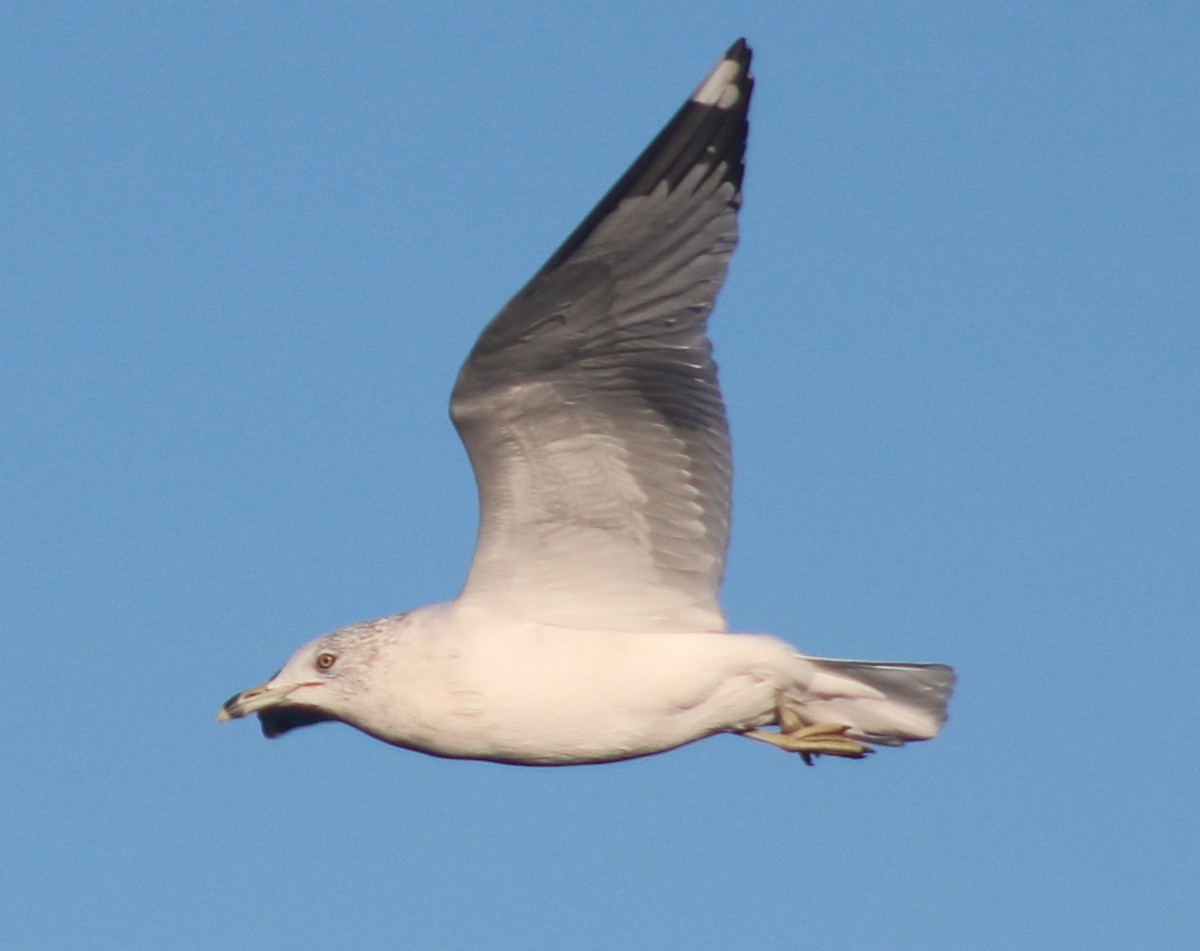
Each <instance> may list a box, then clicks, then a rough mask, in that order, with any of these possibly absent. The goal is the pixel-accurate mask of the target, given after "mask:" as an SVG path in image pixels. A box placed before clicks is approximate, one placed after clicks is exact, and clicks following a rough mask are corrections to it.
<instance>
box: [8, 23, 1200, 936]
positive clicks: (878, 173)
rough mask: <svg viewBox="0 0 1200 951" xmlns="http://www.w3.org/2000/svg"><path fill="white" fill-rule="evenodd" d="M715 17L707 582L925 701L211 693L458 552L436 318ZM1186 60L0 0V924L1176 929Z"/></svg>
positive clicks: (533, 243) (213, 929)
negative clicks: (652, 733)
mask: <svg viewBox="0 0 1200 951" xmlns="http://www.w3.org/2000/svg"><path fill="white" fill-rule="evenodd" d="M743 34H744V35H746V36H747V37H748V38H749V40H750V42H751V44H752V45H753V47H754V49H755V53H756V58H755V63H754V67H755V74H756V76H757V79H758V87H757V90H756V100H755V104H754V108H753V111H752V117H751V118H752V122H751V125H752V133H751V142H750V148H749V154H748V171H747V177H746V204H745V209H744V213H743V216H742V235H743V238H742V243H741V246H740V249H739V252H738V255H737V257H736V258H735V261H734V266H733V269H732V272H731V275H730V279H729V281H728V284H727V285H726V289H725V292H724V294H723V295H722V297H721V300H720V302H719V304H718V308H717V313H716V316H715V318H714V321H713V327H712V331H713V336H714V338H715V341H716V346H717V356H718V359H719V360H720V363H721V369H722V381H723V384H724V388H725V394H726V398H727V401H728V404H729V414H730V418H731V421H732V425H733V431H734V446H735V457H736V464H737V481H736V485H735V507H736V523H735V527H734V535H733V543H732V548H731V552H730V565H729V572H728V577H727V583H726V586H725V592H724V603H725V607H726V610H727V612H728V615H729V619H730V623H731V626H732V627H734V628H735V629H740V630H752V631H769V632H774V633H777V634H780V635H782V636H784V637H786V638H788V639H789V640H791V641H793V642H794V643H795V644H797V645H798V646H799V647H801V648H802V649H804V650H806V651H808V652H811V653H820V654H832V655H840V656H857V657H867V658H874V659H886V660H937V661H944V662H948V663H952V664H954V665H955V666H956V667H957V668H958V670H959V673H960V683H959V691H958V695H957V696H956V698H955V701H954V703H953V706H952V714H951V720H950V723H949V725H948V726H947V728H946V730H945V732H944V734H943V735H942V736H941V737H940V738H939V739H938V740H936V741H935V742H933V743H929V744H920V745H917V746H912V747H908V748H906V749H904V750H900V751H884V752H881V753H880V754H879V755H877V756H875V757H873V758H872V759H870V760H868V761H866V762H862V763H855V762H838V761H829V760H823V761H821V762H820V763H819V764H818V766H817V767H816V768H813V769H807V768H805V767H804V766H803V765H801V764H800V763H799V762H798V760H797V759H796V758H794V757H790V756H785V755H783V754H780V753H779V752H777V751H775V750H773V749H770V748H768V747H766V746H763V745H759V744H754V743H750V742H746V741H744V740H740V739H737V738H733V737H718V738H715V739H711V740H707V741H705V742H703V743H700V744H696V745H694V746H691V747H689V748H686V749H683V750H679V751H675V752H672V753H668V754H665V755H662V756H658V757H654V758H651V759H646V760H641V761H637V762H631V763H625V764H618V765H610V766H602V767H581V768H571V769H557V770H555V769H541V770H538V769H521V768H516V767H505V766H496V765H491V764H482V763H464V762H452V761H443V760H437V759H433V758H428V757H423V756H420V755H417V754H413V753H408V752H404V751H400V750H396V749H392V748H389V747H387V746H384V745H383V744H380V743H377V742H375V741H372V740H369V739H367V738H366V737H364V736H362V735H360V734H358V733H356V732H354V731H353V730H351V729H349V728H346V727H343V726H336V725H334V726H330V725H327V726H321V727H317V728H314V729H310V730H303V731H300V732H298V733H295V734H292V735H289V736H287V737H285V738H283V739H282V740H280V741H277V742H274V743H271V742H267V741H266V740H264V739H263V738H262V737H261V736H260V735H259V733H258V730H257V728H256V724H254V723H252V722H242V723H236V724H232V725H227V726H220V727H219V726H217V725H216V724H215V723H214V722H213V718H214V715H215V713H216V710H217V707H218V706H219V704H220V703H221V702H222V701H224V700H225V698H226V697H228V696H229V695H230V694H232V693H233V692H235V691H236V690H239V689H242V688H244V687H247V686H250V685H252V684H255V683H258V682H259V681H261V680H263V679H265V678H266V677H267V676H268V675H270V674H271V673H272V672H273V671H274V670H275V669H276V668H277V667H278V666H279V665H280V664H281V663H282V662H283V661H284V660H285V659H286V658H287V657H288V656H289V655H290V654H291V652H292V651H293V650H294V649H295V648H296V647H297V646H299V645H300V644H301V643H303V642H304V641H306V640H308V639H309V638H310V637H313V636H315V635H317V634H319V633H322V632H323V631H326V630H329V629H332V628H334V627H338V626H341V625H343V624H346V623H349V622H352V621H355V620H359V619H363V618H369V617H373V616H378V615H382V614H389V613H394V612H396V611H399V610H402V609H405V608H408V607H413V606H416V605H419V604H423V603H427V602H429V601H435V600H443V599H448V598H451V597H453V596H454V595H455V594H456V593H457V590H458V587H459V585H460V583H461V581H462V578H463V575H464V572H465V569H466V566H467V563H468V560H469V556H470V552H471V547H472V543H473V541H474V532H475V496H474V487H473V483H472V481H471V476H470V472H469V469H468V466H467V463H466V459H465V456H464V455H463V453H462V450H461V447H460V446H459V444H458V442H457V439H456V437H455V434H454V432H453V430H452V429H451V427H450V425H449V423H448V421H447V417H446V402H447V398H448V394H449V389H450V385H451V383H452V381H453V378H454V374H455V373H456V371H457V368H458V366H459V363H460V362H461V360H462V358H463V357H464V356H465V354H466V351H467V349H468V348H469V346H470V344H471V343H472V341H473V340H474V338H475V335H476V334H477V333H478V332H479V330H480V329H481V328H482V326H483V324H484V322H485V321H486V320H487V319H488V318H489V317H490V316H491V315H492V314H493V313H494V312H495V311H496V310H497V309H498V308H499V307H500V306H501V305H502V304H503V303H504V302H505V300H507V298H508V297H509V295H511V294H512V293H513V292H514V291H515V290H516V289H517V288H518V287H519V286H520V285H521V284H522V283H523V282H524V281H525V279H526V278H527V277H528V276H529V275H530V274H532V272H533V271H534V270H535V269H536V268H537V267H538V266H539V265H540V264H541V262H542V261H543V260H544V259H545V257H546V256H547V255H548V254H549V253H550V252H551V251H552V250H553V249H554V248H555V247H556V246H557V244H558V243H559V241H560V240H561V239H562V238H564V237H565V236H566V234H567V233H568V232H569V231H570V229H571V228H572V227H573V226H574V225H575V224H576V223H577V222H578V220H579V219H580V218H581V217H582V216H583V215H584V214H585V213H586V212H587V211H588V210H589V208H590V207H591V206H592V204H593V203H594V202H595V200H596V199H598V198H599V197H600V195H601V194H602V193H603V191H604V190H605V189H606V188H607V187H608V186H609V185H610V184H611V182H612V181H613V180H614V179H615V178H616V177H617V175H618V174H619V173H620V172H621V171H623V170H624V168H625V167H626V165H627V164H628V163H629V162H630V161H631V160H632V159H633V157H634V156H635V155H636V154H637V152H638V151H639V150H640V149H641V148H642V147H643V146H644V145H645V144H646V143H647V142H648V141H649V140H650V138H651V136H652V135H653V134H654V133H655V132H656V131H657V130H658V129H659V127H660V126H661V125H662V124H663V123H664V122H665V121H666V119H667V118H668V117H669V116H670V114H671V113H672V112H673V110H674V109H675V108H676V107H677V106H678V105H679V104H680V102H681V101H682V100H683V98H684V97H685V96H686V95H687V94H688V93H689V92H690V90H691V89H692V88H693V86H694V85H695V83H696V82H697V81H698V80H699V79H700V77H701V76H702V75H703V74H704V72H705V71H706V70H707V69H708V68H709V67H710V66H711V65H712V63H713V62H715V60H716V59H717V58H718V57H719V56H720V54H721V53H722V51H723V50H724V49H725V48H726V46H728V44H729V43H730V42H731V41H732V40H734V39H735V38H736V37H738V36H739V35H743ZM1198 63H1200V15H1198V14H1197V12H1196V8H1195V5H1194V4H1189V3H1184V2H1180V3H1177V4H1169V3H1104V2H1086V3H1084V2H1080V3H1056V4H1043V3H1032V2H1031V3H1023V2H1022V3H1006V4H963V3H928V2H922V3H898V2H888V3H871V4H860V3H852V4H851V3H824V4H807V3H770V4H768V3H734V2H730V0H726V2H720V3H717V2H707V0H692V2H687V3H680V2H661V3H647V2H637V3H607V4H588V5H584V4H572V3H566V2H561V0H559V2H547V3H533V2H521V0H515V2H511V3H503V4H501V3H458V4H451V3H446V4H435V3H411V4H404V3H355V4H315V3H298V4H286V5H285V4H265V3H261V4H260V3H213V2H205V3H168V4H151V3H142V4H128V3H120V2H107V3H103V4H97V3H74V4H64V3H52V2H46V3H38V4H6V5H5V6H4V8H3V11H2V12H0V77H2V81H3V89H2V93H0V319H2V321H3V332H2V335H0V447H2V448H0V599H2V600H0V612H2V613H0V626H2V641H0V643H2V645H3V656H4V664H3V668H2V673H0V682H2V687H0V709H2V724H3V728H2V730H0V737H2V738H0V744H2V745H0V817H2V819H3V845H2V848H0V852H2V854H3V862H2V863H0V945H2V946H3V947H5V948H22V949H26V948H29V949H43V948H46V949H50V948H53V949H60V948H89V949H110V948H121V949H162V948H198V949H206V948H253V949H255V951H274V949H308V948H345V949H358V948H362V949H376V948H379V949H382V948H395V947H405V948H439V949H479V948H487V949H529V948H574V949H604V948H680V949H724V948H776V949H782V948H821V949H823V951H842V949H922V951H925V949H960V948H961V949H971V951H989V949H1013V948H1036V949H1039V951H1040V949H1076V948H1087V949H1089V951H1098V949H1133V948H1136V949H1143V948H1148V949H1159V948H1164V949H1174V948H1191V947H1194V946H1195V945H1194V941H1195V940H1196V935H1197V933H1200V902H1198V901H1197V895H1198V892H1197V888H1198V882H1200V819H1198V818H1197V802H1198V799H1197V795H1198V794H1197V788H1198V785H1200V782H1198V781H1200V775H1198V768H1197V754H1198V753H1200V744H1198V743H1197V739H1196V736H1197V732H1198V731H1197V722H1196V721H1197V717H1198V715H1200V704H1198V702H1197V691H1198V686H1197V678H1198V675H1200V652H1198V649H1197V634H1198V628H1200V585H1198V581H1200V511H1198V508H1200V506H1198V487H1200V418H1198V417H1200V412H1198V408H1200V397H1198V388H1200V201H1198V198H1200V67H1198Z"/></svg>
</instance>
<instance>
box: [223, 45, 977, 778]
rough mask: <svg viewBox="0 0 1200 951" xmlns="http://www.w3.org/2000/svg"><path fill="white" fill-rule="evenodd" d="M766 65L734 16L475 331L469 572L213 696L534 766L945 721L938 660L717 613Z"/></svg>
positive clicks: (456, 407)
mask: <svg viewBox="0 0 1200 951" xmlns="http://www.w3.org/2000/svg"><path fill="white" fill-rule="evenodd" d="M753 86H754V81H753V79H752V77H751V75H750V49H749V48H748V47H747V46H746V43H745V41H744V40H738V41H737V42H736V43H734V44H733V46H731V47H730V48H729V51H728V52H727V53H726V54H725V55H724V56H723V57H722V59H721V60H720V62H718V63H717V65H716V66H715V67H714V68H713V70H712V71H711V72H710V73H709V74H708V75H707V76H706V77H705V78H704V80H703V81H702V82H701V83H700V85H699V86H698V87H697V88H696V90H695V91H694V92H693V93H692V95H691V97H690V98H689V99H688V100H687V102H685V103H684V105H683V106H682V108H680V110H679V111H678V112H677V113H676V114H675V116H674V117H673V118H672V119H671V120H670V122H668V123H667V125H666V127H665V128H664V129H663V130H662V131H661V132H660V133H659V134H658V136H657V137H656V138H655V139H654V141H652V142H651V143H650V145H649V146H648V147H647V148H646V150H645V151H644V152H643V153H642V154H641V156H639V157H638V159H637V160H636V161H635V162H634V163H633V165H632V166H631V167H630V168H629V170H628V171H627V172H626V173H625V174H624V175H623V176H622V177H621V179H620V180H619V181H618V182H617V183H616V185H614V186H613V188H612V189H611V190H610V191H609V192H608V194H606V195H605V196H604V197H603V198H602V199H601V200H600V203H599V204H598V205H597V206H596V208H595V209H594V210H593V211H592V213H591V214H589V215H588V216H587V217H586V218H585V219H584V220H583V222H582V223H581V224H580V225H579V227H577V228H576V229H575V231H574V232H572V233H571V235H570V236H569V237H568V238H567V240H566V241H565V242H564V243H563V245H562V247H560V248H559V249H558V250H557V251H555V252H554V254H553V255H551V257H550V259H549V260H548V261H547V262H546V263H545V265H544V266H543V267H542V269H541V270H540V271H538V272H537V274H535V275H534V277H533V278H532V280H530V281H529V283H528V284H526V285H525V286H524V287H523V288H522V289H521V290H520V291H519V292H518V293H517V295H516V296H515V297H514V298H513V299H512V300H511V301H510V302H509V303H508V304H507V305H506V306H505V307H504V308H503V309H502V310H501V311H500V313H499V314H498V315H497V316H496V317H495V318H494V319H493V320H492V321H491V323H489V324H488V325H487V327H486V328H485V329H484V331H483V333H482V335H481V336H480V337H479V339H478V341H477V342H476V343H475V346H474V347H473V348H472V350H471V352H470V354H469V355H468V357H467V360H466V362H465V363H464V364H463V367H462V370H461V371H460V372H459V375H458V381H457V382H456V383H455V386H454V391H453V395H452V398H451V404H450V414H451V417H452V419H453V421H454V425H455V426H456V427H457V429H458V432H459V435H460V436H461V437H462V441H463V443H464V444H465V446H466V449H467V454H468V455H469V456H470V459H471V465H472V467H473V469H474V472H475V481H476V483H477V485H478V489H479V506H480V525H479V537H478V541H477V544H476V548H475V557H474V560H473V561H472V563H471V567H470V571H469V573H468V575H467V580H466V584H465V585H464V587H463V589H462V591H461V593H460V594H459V596H458V597H457V598H456V599H455V600H453V601H451V602H448V603H445V604H434V605H429V606H426V607H422V608H417V609H416V610H413V611H409V612H407V613H404V614H397V615H394V616H392V617H386V618H381V619H379V620H375V621H367V622H365V623H360V624H354V625H351V626H350V627H346V628H342V629H341V630H337V631H334V632H332V633H330V634H326V635H324V636H322V637H318V638H317V639H316V640H314V641H311V642H310V643H308V644H306V645H305V646H304V647H302V648H300V650H299V651H297V652H296V653H295V654H294V655H293V656H292V658H291V659H290V660H289V661H288V662H287V663H286V664H285V665H284V666H283V668H282V669H281V670H280V671H279V672H278V673H277V674H275V676H274V677H272V678H271V679H270V680H268V681H267V682H266V683H264V684H262V685H260V686H257V687H252V688H250V689H249V690H244V691H242V692H241V693H239V694H237V695H235V696H234V697H232V698H230V699H229V701H228V702H226V703H225V705H224V706H223V707H222V708H221V710H220V713H219V714H218V719H219V720H230V719H235V718H238V717H244V716H247V715H249V714H251V713H254V714H257V715H258V718H259V720H260V722H261V726H262V731H263V733H264V734H265V735H266V736H268V737H276V736H279V735H281V734H283V733H286V732H288V731H289V730H292V729H295V728H297V727H301V726H307V725H309V724H313V723H318V722H321V721H328V720H336V721H341V722H343V723H347V724H349V725H351V726H353V727H357V728H358V729H359V730H362V731H363V732H365V733H368V734H370V735H371V736H374V737H377V738H378V739H380V740H383V741H384V742H386V743H391V744H393V745H395V746H399V747H403V748H406V749H410V750H418V751H421V752H424V753H429V754H432V755H435V756H444V757H454V758H461V759H480V760H491V761H495V762H501V763H514V764H523V765H543V766H549V765H567V764H577V763H600V762H608V761H613V760H623V759H630V758H632V757H637V756H647V755H650V754H654V753H660V752H663V751H664V750H669V749H672V748H674V747H677V746H682V745H683V744H685V743H691V742H693V741H694V740H699V739H702V738H704V737H707V736H711V735H714V734H717V733H733V734H738V735H741V736H745V737H749V738H751V739H754V740H759V741H762V742H765V743H769V744H771V745H773V746H776V747H778V748H779V749H782V750H786V751H789V752H793V753H798V754H799V755H800V756H801V757H802V758H803V759H804V761H805V762H811V761H812V757H813V756H816V755H826V756H838V757H847V758H851V759H859V758H862V757H863V756H865V755H866V754H867V753H868V752H870V751H871V749H872V746H874V745H885V746H899V745H900V744H903V743H906V742H909V741H913V740H927V739H930V738H931V737H933V736H934V735H935V734H936V733H937V732H938V730H939V728H940V727H941V726H942V724H943V723H944V722H945V719H946V704H947V701H948V699H949V697H950V693H951V690H952V689H953V684H954V672H953V671H952V670H951V669H950V668H949V667H945V666H942V665H938V664H900V663H875V662H868V661H849V660H830V659H827V658H818V657H808V656H806V655H804V654H801V653H799V652H798V651H797V650H796V649H795V648H794V647H792V646H791V645H790V644H788V643H786V642H784V641H782V640H780V639H778V638H776V637H772V636H767V635H763V634H736V633H726V624H725V617H724V615H723V614H722V612H721V608H720V605H719V603H718V600H717V594H718V589H719V587H720V583H721V577H722V574H723V572H724V566H725V550H726V544H727V541H728V537H729V519H730V482H731V475H732V469H731V463H730V450H729V430H728V425H727V423H726V418H725V409H724V406H723V404H722V401H721V394H720V391H719V390H718V388H717V368H716V364H715V363H714V362H713V357H712V346H711V344H710V342H709V340H708V337H707V336H706V335H705V325H706V322H707V320H708V316H709V314H710V312H711V311H712V308H713V303H714V301H715V299H716V296H717V292H718V290H719V289H720V287H721V283H722V281H723V280H724V277H725V272H726V269H727V267H728V264H729V259H730V257H731V255H732V254H733V249H734V245H735V244H736V241H737V213H738V208H739V207H740V205H741V186H742V175H743V171H744V154H745V148H746V136H747V131H748V124H747V113H748V109H749V106H750V95H751V92H752V90H753Z"/></svg>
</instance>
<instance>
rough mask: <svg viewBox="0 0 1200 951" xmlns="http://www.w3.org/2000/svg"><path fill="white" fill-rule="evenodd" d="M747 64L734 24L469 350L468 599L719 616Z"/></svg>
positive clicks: (595, 622) (563, 615)
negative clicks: (723, 361) (725, 287)
mask: <svg viewBox="0 0 1200 951" xmlns="http://www.w3.org/2000/svg"><path fill="white" fill-rule="evenodd" d="M749 65H750V50H749V49H748V48H747V47H746V44H745V42H744V41H743V40H739V41H738V42H737V43H735V44H734V45H733V46H732V47H730V49H729V52H727V53H726V54H725V57H724V58H723V59H722V60H721V62H720V63H718V64H717V66H716V67H715V68H714V69H713V71H712V72H711V73H709V75H708V76H707V77H706V78H705V80H704V81H703V82H702V83H701V84H700V86H699V87H697V89H696V91H695V92H694V93H693V94H692V97H691V98H690V99H689V100H688V101H687V102H686V103H685V104H684V105H683V107H682V108H681V109H680V110H679V112H678V113H677V114H676V115H675V117H674V118H673V119H672V120H671V121H670V122H669V123H668V124H667V126H666V128H665V129H663V131H662V132H660V133H659V135H658V137H657V138H655V140H654V141H653V142H652V143H651V144H650V146H649V147H648V148H647V149H646V151H645V152H643V153H642V155H641V156H640V157H639V158H638V159H637V161H636V162H634V164H633V166H632V167H631V168H630V169H629V171H628V172H626V173H625V175H624V176H623V177H622V178H621V180H620V181H619V182H617V184H616V185H615V186H614V187H613V189H612V190H611V191H610V192H609V193H608V194H607V195H605V197H604V198H603V199H602V200H601V202H600V204H599V205H597V206H596V208H595V210H594V211H593V212H592V213H591V214H590V215H589V216H588V217H587V218H586V219H585V220H584V221H583V223H582V224H581V225H580V226H579V227H578V228H577V229H576V230H575V231H574V233H573V234H572V235H571V236H570V237H569V238H567V240H566V242H565V243H564V244H563V246H562V247H561V248H559V249H558V250H557V251H556V252H555V253H554V254H553V255H552V256H551V258H550V260H549V261H547V262H546V264H545V265H544V266H543V267H542V269H541V270H540V271H539V272H538V273H537V274H536V275H535V276H534V278H533V279H532V280H531V281H530V282H529V283H528V284H526V285H525V287H524V288H523V289H522V290H521V291H520V292H519V293H518V294H517V295H516V297H514V298H513V299H512V300H511V301H510V302H509V303H508V304H507V305H506V306H505V307H504V309H503V310H502V311H500V313H499V314H498V315H497V316H496V317H495V318H494V319H493V320H492V322H491V323H490V324H488V326H487V328H486V329H485V330H484V331H483V334H482V335H481V336H480V338H479V340H478V342H476V344H475V347H474V348H473V349H472V351H471V353H470V356H469V357H468V358H467V362H466V363H465V364H464V365H463V368H462V370H461V372H460V373H459V376H458V382H457V384H456V385H455V387H454V394H453V397H452V399H451V409H450V412H451V417H452V418H453V420H454V425H455V426H456V427H458V432H459V435H460V436H461V437H462V440H463V442H464V443H465V445H466V448H467V453H468V454H469V455H470V457H471V465H472V467H473V468H474V470H475V481H476V482H477V483H478V486H479V498H480V528H479V540H478V544H477V546H476V549H475V559H474V561H473V562H472V564H471V572H470V575H469V576H468V578H467V583H466V586H465V588H464V589H463V592H462V594H461V595H460V596H459V599H458V603H459V604H460V605H464V606H467V605H478V606H480V607H482V608H486V610H488V611H503V612H505V613H507V614H510V615H515V616H519V617H527V618H529V619H531V620H538V621H542V622H545V623H548V624H557V625H561V626H564V627H572V628H586V629H595V630H624V631H639V630H642V631H720V630H724V627H725V621H724V617H723V616H722V614H721V609H720V606H719V605H718V603H717V589H718V587H719V586H720V583H721V575H722V572H723V571H724V565H725V547H726V543H727V541H728V537H729V486H730V476H731V471H730V459H729V431H728V426H727V424H726V421H725V408H724V406H723V405H722V403H721V394H720V391H719V390H718V389H717V368H716V364H715V363H714V362H713V359H712V347H711V345H710V343H709V341H708V338H707V337H706V336H705V333H704V327H705V322H706V320H707V318H708V315H709V313H710V312H711V311H712V307H713V301H714V299H715V298H716V295H717V291H718V290H719V289H720V287H721V282H722V280H724V277H725V271H726V268H727V266H728V263H729V258H730V255H732V253H733V248H734V245H735V243H736V240H737V219H736V215H737V209H738V206H739V204H740V203H741V182H742V169H743V154H744V152H745V147H746V132H747V122H746V113H747V109H748V107H749V101H750V92H751V89H752V87H753V80H752V79H751V78H750V73H749Z"/></svg>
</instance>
